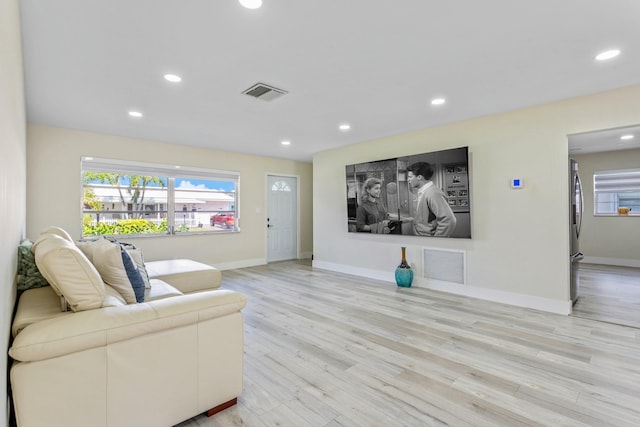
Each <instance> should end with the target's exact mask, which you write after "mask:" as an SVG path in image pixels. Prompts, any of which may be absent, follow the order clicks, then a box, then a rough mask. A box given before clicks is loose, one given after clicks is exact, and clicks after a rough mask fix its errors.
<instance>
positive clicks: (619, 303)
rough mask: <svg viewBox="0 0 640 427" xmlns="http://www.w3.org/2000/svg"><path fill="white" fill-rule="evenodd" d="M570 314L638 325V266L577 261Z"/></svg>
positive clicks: (639, 316) (639, 292)
mask: <svg viewBox="0 0 640 427" xmlns="http://www.w3.org/2000/svg"><path fill="white" fill-rule="evenodd" d="M579 283H580V284H579V289H578V295H579V297H578V301H577V302H576V304H575V305H574V307H573V313H572V315H573V316H576V317H582V318H585V319H592V320H600V321H603V322H609V323H615V324H619V325H626V326H632V327H634V328H640V269H638V268H630V267H617V266H609V265H599V264H586V263H580V282H579Z"/></svg>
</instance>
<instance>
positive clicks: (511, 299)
mask: <svg viewBox="0 0 640 427" xmlns="http://www.w3.org/2000/svg"><path fill="white" fill-rule="evenodd" d="M423 280H424V279H423ZM419 286H422V287H425V288H429V289H433V290H436V291H441V292H449V293H452V294H456V295H462V296H466V297H471V298H478V299H483V300H487V301H493V302H499V303H502V304H509V305H515V306H517V307H526V308H532V309H534V310H540V311H546V312H549V313H555V314H563V315H568V314H571V309H572V305H573V304H572V303H571V301H570V300H567V301H559V300H555V299H550V298H542V297H536V296H533V295H526V294H519V293H515V292H506V291H499V290H497V289H488V288H479V287H477V286H469V285H460V284H458V283H449V282H441V281H437V280H425V281H424V282H423V283H419Z"/></svg>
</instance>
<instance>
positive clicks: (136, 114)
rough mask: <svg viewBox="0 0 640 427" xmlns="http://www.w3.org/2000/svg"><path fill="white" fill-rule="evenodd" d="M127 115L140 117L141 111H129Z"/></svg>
mask: <svg viewBox="0 0 640 427" xmlns="http://www.w3.org/2000/svg"><path fill="white" fill-rule="evenodd" d="M129 115H130V116H131V117H135V118H137V119H139V118H140V117H142V113H141V112H140V111H129Z"/></svg>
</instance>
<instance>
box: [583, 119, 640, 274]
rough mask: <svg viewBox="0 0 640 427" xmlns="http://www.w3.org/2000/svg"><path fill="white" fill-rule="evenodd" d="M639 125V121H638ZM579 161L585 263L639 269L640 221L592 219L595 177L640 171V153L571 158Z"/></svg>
mask: <svg viewBox="0 0 640 427" xmlns="http://www.w3.org/2000/svg"><path fill="white" fill-rule="evenodd" d="M638 120H639V121H640V119H638ZM572 158H573V159H575V160H576V161H578V164H579V169H580V178H581V179H582V186H583V188H584V205H585V206H584V217H583V226H582V233H581V235H580V252H582V253H583V254H584V255H585V261H587V262H598V263H604V264H612V265H626V266H631V267H640V250H639V249H638V242H640V217H635V216H619V217H618V216H616V217H603V216H598V217H596V216H594V215H593V173H594V172H596V171H603V170H614V169H637V168H639V167H640V150H621V151H609V152H605V153H593V154H584V155H580V156H572Z"/></svg>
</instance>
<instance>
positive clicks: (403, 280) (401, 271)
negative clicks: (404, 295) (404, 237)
mask: <svg viewBox="0 0 640 427" xmlns="http://www.w3.org/2000/svg"><path fill="white" fill-rule="evenodd" d="M411 282H413V269H412V268H411V266H410V265H409V263H408V262H407V256H406V248H405V247H404V246H403V247H402V261H401V262H400V265H399V266H398V268H396V285H398V287H401V288H410V287H411Z"/></svg>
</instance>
